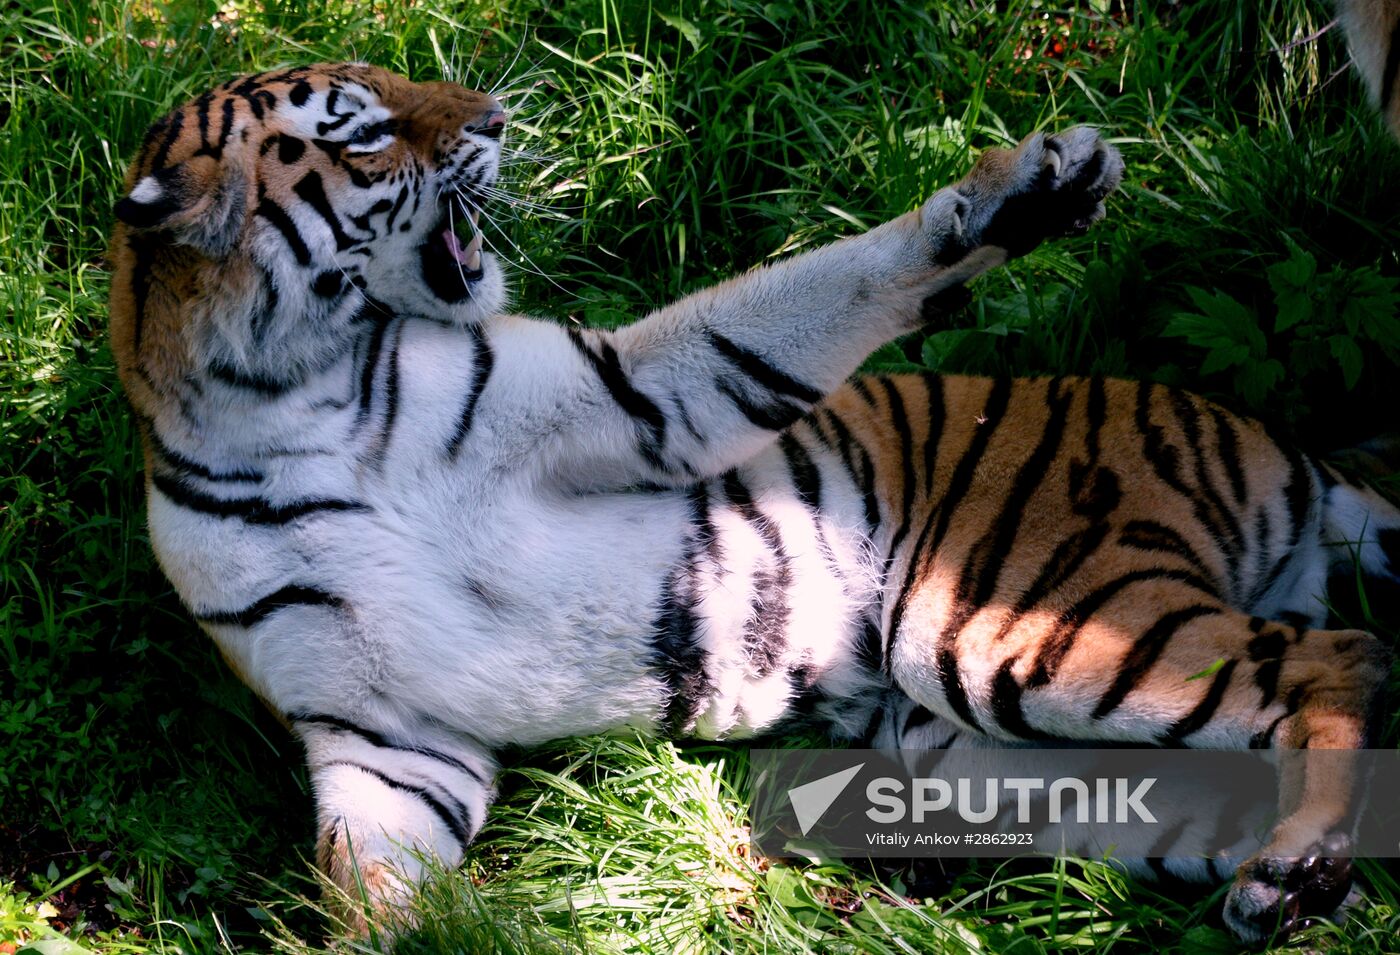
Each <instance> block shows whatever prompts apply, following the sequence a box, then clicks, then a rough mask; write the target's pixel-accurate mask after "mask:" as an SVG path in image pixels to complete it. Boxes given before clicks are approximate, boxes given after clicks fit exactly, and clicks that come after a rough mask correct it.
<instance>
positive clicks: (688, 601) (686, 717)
mask: <svg viewBox="0 0 1400 955" xmlns="http://www.w3.org/2000/svg"><path fill="white" fill-rule="evenodd" d="M694 587H695V554H694V553H693V552H691V551H687V553H686V555H685V557H684V559H683V561H682V563H681V566H680V567H679V568H678V569H677V570H676V572H675V573H674V574H672V575H671V576H670V577H669V578H667V580H666V582H665V583H664V584H663V585H662V587H661V599H660V604H659V608H658V610H657V614H656V618H655V620H654V621H653V623H652V638H651V665H652V667H653V668H655V669H656V670H658V671H659V672H660V675H661V680H662V682H663V683H665V685H666V689H667V696H666V706H665V709H664V711H663V713H662V716H661V729H662V731H663V732H665V733H666V734H668V735H670V736H679V735H681V734H683V733H684V732H686V731H687V730H688V729H689V728H690V723H691V721H692V720H694V719H695V716H696V714H697V713H698V712H699V710H700V704H701V702H702V701H703V700H704V699H705V697H707V696H708V695H709V694H710V692H711V691H712V690H713V685H712V684H711V683H710V677H709V674H707V673H706V672H705V661H706V657H707V656H708V654H707V653H706V651H705V648H704V646H703V645H702V644H701V640H700V635H699V633H698V631H697V627H696V619H695V598H694V593H693V591H694Z"/></svg>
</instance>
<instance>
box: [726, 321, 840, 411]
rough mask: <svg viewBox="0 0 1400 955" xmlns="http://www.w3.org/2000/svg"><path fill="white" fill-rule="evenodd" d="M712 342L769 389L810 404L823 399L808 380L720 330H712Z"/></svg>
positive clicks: (743, 370)
mask: <svg viewBox="0 0 1400 955" xmlns="http://www.w3.org/2000/svg"><path fill="white" fill-rule="evenodd" d="M710 344H712V345H713V346H714V347H715V348H716V350H718V351H719V353H720V354H721V355H723V356H724V357H725V358H728V359H729V360H730V361H731V362H733V363H734V365H735V366H736V367H737V368H738V369H739V370H740V371H742V372H743V373H744V374H746V375H748V376H749V377H750V378H752V379H753V380H754V381H756V382H758V383H759V384H760V385H762V386H763V387H764V388H767V389H768V390H769V391H772V392H775V393H776V394H780V395H788V396H789V397H792V398H796V399H798V400H799V401H805V402H807V404H809V405H810V404H815V403H816V402H818V401H821V399H822V392H821V391H819V390H818V389H816V388H813V387H812V386H811V385H809V384H807V383H806V382H803V381H799V380H798V379H796V378H794V377H792V376H791V375H789V374H788V373H787V372H785V371H782V370H781V369H778V368H775V367H774V366H773V365H771V364H769V363H768V361H767V360H766V359H764V358H763V357H762V356H761V355H759V354H758V353H757V352H751V351H749V350H748V349H747V348H744V347H743V346H742V345H737V344H735V343H734V342H733V341H731V340H730V339H728V338H726V337H724V336H723V335H721V334H720V333H719V332H710Z"/></svg>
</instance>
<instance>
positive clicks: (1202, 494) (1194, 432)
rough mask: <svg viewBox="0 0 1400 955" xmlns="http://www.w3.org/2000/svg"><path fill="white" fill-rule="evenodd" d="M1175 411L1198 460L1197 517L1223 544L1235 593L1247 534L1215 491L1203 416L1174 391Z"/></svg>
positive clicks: (1187, 397) (1184, 395)
mask: <svg viewBox="0 0 1400 955" xmlns="http://www.w3.org/2000/svg"><path fill="white" fill-rule="evenodd" d="M1169 394H1170V396H1171V402H1172V409H1173V411H1174V413H1175V414H1176V417H1177V420H1178V422H1179V423H1180V424H1181V429H1182V433H1183V435H1184V436H1185V438H1186V443H1187V445H1188V446H1189V447H1190V448H1191V453H1192V456H1193V457H1194V458H1195V464H1196V467H1195V472H1196V493H1195V494H1194V495H1193V496H1192V497H1193V504H1194V505H1195V510H1196V516H1197V518H1198V519H1199V520H1200V521H1201V523H1202V524H1204V525H1205V526H1206V527H1208V528H1210V529H1211V531H1212V536H1214V537H1215V539H1216V540H1218V541H1220V544H1221V549H1222V550H1223V551H1224V554H1225V565H1226V574H1227V577H1228V579H1229V581H1230V586H1231V589H1232V590H1233V589H1235V588H1236V587H1237V586H1238V583H1239V562H1240V552H1241V551H1242V550H1243V549H1244V530H1243V528H1241V527H1240V523H1239V520H1238V519H1237V518H1236V517H1235V513H1234V511H1233V510H1231V509H1230V508H1229V507H1227V506H1226V505H1225V500H1224V499H1223V498H1222V497H1221V496H1220V492H1219V491H1217V490H1216V488H1215V480H1214V478H1212V477H1211V474H1210V468H1209V467H1208V465H1207V462H1206V455H1205V449H1204V447H1203V446H1202V434H1201V412H1200V409H1199V408H1197V407H1196V403H1195V401H1193V400H1192V399H1191V397H1190V396H1188V395H1187V394H1186V393H1185V392H1182V391H1177V390H1175V389H1173V390H1172V391H1170V392H1169Z"/></svg>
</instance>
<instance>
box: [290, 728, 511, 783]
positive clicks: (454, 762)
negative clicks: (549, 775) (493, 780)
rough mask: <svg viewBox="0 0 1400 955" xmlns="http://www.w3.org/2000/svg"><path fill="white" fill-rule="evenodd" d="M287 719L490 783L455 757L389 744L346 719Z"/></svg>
mask: <svg viewBox="0 0 1400 955" xmlns="http://www.w3.org/2000/svg"><path fill="white" fill-rule="evenodd" d="M287 719H288V720H289V721H290V722H293V723H319V724H322V725H325V726H329V727H331V728H332V729H338V730H342V731H344V732H346V733H352V734H354V735H355V736H358V737H360V738H361V739H363V740H364V741H365V742H366V743H369V744H370V745H372V746H377V747H379V748H380V749H392V750H398V751H399V752H403V753H416V754H417V755H419V756H426V757H428V758H429V759H432V760H436V761H437V762H439V763H443V764H445V765H447V766H451V767H452V768H454V769H458V770H460V771H461V772H463V773H465V774H466V775H468V776H470V777H471V778H472V779H473V780H475V781H476V782H477V783H479V784H480V785H482V786H485V785H486V784H487V782H488V780H487V779H486V777H485V776H484V775H482V773H481V771H480V770H478V769H475V768H474V767H472V766H469V765H467V764H466V763H464V762H462V761H461V760H460V759H458V758H457V757H455V756H449V755H448V754H447V753H444V752H442V751H441V750H437V749H432V748H430V747H427V746H417V745H410V746H404V745H400V744H398V743H391V742H389V740H387V739H385V738H384V737H383V736H382V735H380V734H379V733H376V732H375V731H374V730H371V729H366V728H365V727H363V726H360V725H358V724H356V723H352V722H350V721H349V720H347V719H345V718H344V717H340V716H331V715H330V714H328V713H305V712H297V713H289V714H287Z"/></svg>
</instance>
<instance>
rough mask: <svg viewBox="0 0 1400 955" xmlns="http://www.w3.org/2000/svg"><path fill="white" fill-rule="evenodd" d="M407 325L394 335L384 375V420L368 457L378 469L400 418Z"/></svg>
mask: <svg viewBox="0 0 1400 955" xmlns="http://www.w3.org/2000/svg"><path fill="white" fill-rule="evenodd" d="M406 324H407V323H406V322H401V323H400V324H399V327H398V330H397V331H396V332H395V333H394V345H393V347H392V348H390V349H389V357H388V358H386V359H385V364H387V365H388V366H389V370H388V371H387V372H385V375H384V420H383V423H382V424H381V425H380V426H379V430H378V431H377V432H376V433H375V435H374V440H373V441H372V442H371V443H370V447H369V450H368V452H367V455H366V456H367V457H368V458H369V460H370V462H371V463H372V464H373V466H374V467H375V468H376V469H382V468H383V467H384V456H385V454H386V453H387V451H388V449H389V442H390V440H392V439H393V436H394V421H395V420H396V419H397V418H398V413H399V347H400V346H401V345H402V344H403V330H404V326H405V325H406Z"/></svg>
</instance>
